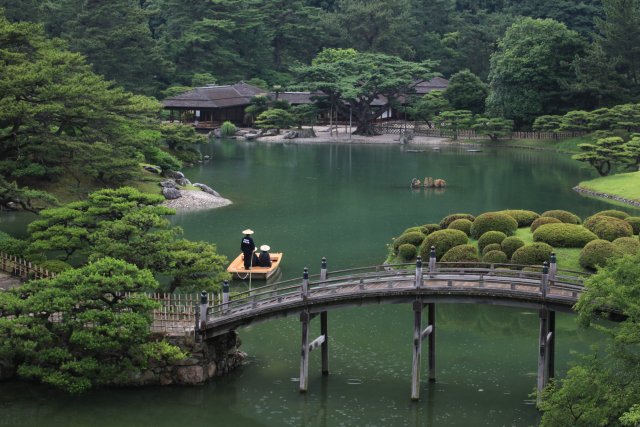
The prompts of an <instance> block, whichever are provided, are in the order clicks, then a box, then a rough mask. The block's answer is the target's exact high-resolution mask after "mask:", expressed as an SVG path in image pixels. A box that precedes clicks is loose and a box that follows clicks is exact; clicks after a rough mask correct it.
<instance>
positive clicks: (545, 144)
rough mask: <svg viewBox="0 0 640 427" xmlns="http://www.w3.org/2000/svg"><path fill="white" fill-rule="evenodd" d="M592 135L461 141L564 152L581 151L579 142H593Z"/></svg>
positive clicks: (461, 140) (463, 140)
mask: <svg viewBox="0 0 640 427" xmlns="http://www.w3.org/2000/svg"><path fill="white" fill-rule="evenodd" d="M592 141H593V139H592V137H591V136H590V135H585V136H579V137H575V138H568V139H562V140H559V141H556V140H549V139H501V140H499V141H490V140H488V139H487V140H465V139H460V140H459V142H465V143H466V142H468V143H472V144H473V143H477V144H482V145H487V146H492V147H522V148H533V149H539V148H542V149H545V150H555V151H559V152H563V153H579V152H580V148H578V144H584V143H588V142H592Z"/></svg>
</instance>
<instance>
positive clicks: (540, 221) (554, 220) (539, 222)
mask: <svg viewBox="0 0 640 427" xmlns="http://www.w3.org/2000/svg"><path fill="white" fill-rule="evenodd" d="M544 224H562V221H560V220H559V219H558V218H554V217H552V216H541V217H540V218H538V219H536V220H535V221H533V222H532V223H531V232H532V233H533V232H535V231H536V230H537V229H538V227H540V226H541V225H544Z"/></svg>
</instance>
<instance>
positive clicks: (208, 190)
mask: <svg viewBox="0 0 640 427" xmlns="http://www.w3.org/2000/svg"><path fill="white" fill-rule="evenodd" d="M193 186H194V187H198V188H199V189H201V190H202V191H204V192H205V193H208V194H211V195H213V196H216V197H221V196H220V194H219V193H218V192H217V191H216V190H214V189H213V188H211V187H209V186H208V185H205V184H200V183H199V182H196V183H195V184H193Z"/></svg>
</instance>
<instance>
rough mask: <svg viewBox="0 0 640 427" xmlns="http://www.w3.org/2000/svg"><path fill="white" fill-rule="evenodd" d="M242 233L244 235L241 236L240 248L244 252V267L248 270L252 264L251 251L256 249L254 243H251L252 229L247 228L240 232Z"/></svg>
mask: <svg viewBox="0 0 640 427" xmlns="http://www.w3.org/2000/svg"><path fill="white" fill-rule="evenodd" d="M242 234H244V237H243V238H242V243H241V244H240V250H241V251H242V253H243V254H244V269H245V270H250V269H251V265H252V264H254V263H253V257H254V255H253V251H255V250H256V245H255V243H253V239H252V238H251V235H252V234H253V230H252V229H250V228H247V229H246V230H244V231H243V232H242Z"/></svg>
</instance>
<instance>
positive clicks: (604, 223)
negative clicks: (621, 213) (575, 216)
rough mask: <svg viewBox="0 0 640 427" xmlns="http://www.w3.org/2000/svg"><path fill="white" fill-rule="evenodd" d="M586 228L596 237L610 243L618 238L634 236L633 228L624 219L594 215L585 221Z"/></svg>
mask: <svg viewBox="0 0 640 427" xmlns="http://www.w3.org/2000/svg"><path fill="white" fill-rule="evenodd" d="M584 226H585V228H587V229H588V230H590V231H591V232H593V233H594V234H595V235H596V236H598V237H599V238H601V239H603V240H608V241H610V242H612V241H614V240H615V239H617V238H618V237H631V236H633V227H631V224H629V223H628V222H627V221H625V220H623V219H618V218H614V217H612V216H605V215H593V216H590V217H589V218H587V219H586V220H585V221H584Z"/></svg>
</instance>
